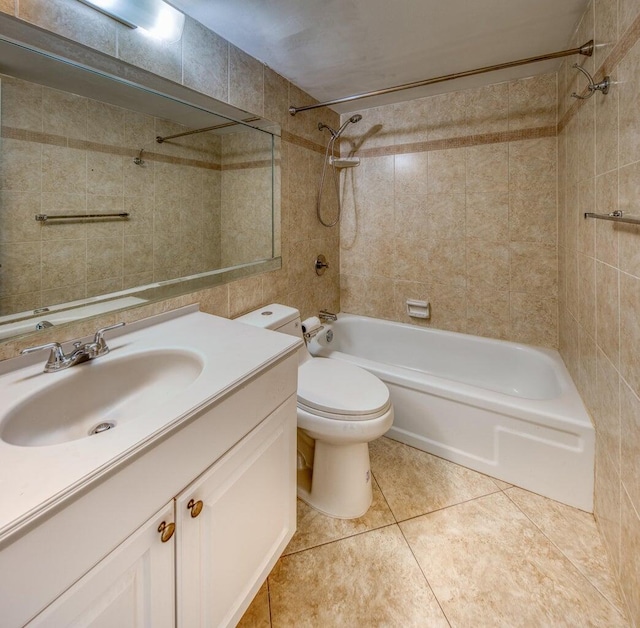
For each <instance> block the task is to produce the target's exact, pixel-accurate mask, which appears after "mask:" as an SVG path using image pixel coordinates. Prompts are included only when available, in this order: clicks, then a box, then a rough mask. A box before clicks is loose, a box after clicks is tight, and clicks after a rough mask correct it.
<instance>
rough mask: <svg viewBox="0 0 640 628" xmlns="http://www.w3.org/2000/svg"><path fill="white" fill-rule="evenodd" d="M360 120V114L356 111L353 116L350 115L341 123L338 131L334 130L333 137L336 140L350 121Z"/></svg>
mask: <svg viewBox="0 0 640 628" xmlns="http://www.w3.org/2000/svg"><path fill="white" fill-rule="evenodd" d="M360 120H362V116H361V115H360V114H359V113H356V115H355V116H351V117H350V118H349V119H348V120H347V121H346V122H344V123H343V125H342V126H341V127H340V128H339V129H338V131H337V132H336V134H335V135H334V136H333V139H335V140H337V139H338V138H339V137H340V136H341V135H342V132H343V131H344V130H345V129H346V128H347V126H348V125H349V124H350V123H351V124H355V123H356V122H360Z"/></svg>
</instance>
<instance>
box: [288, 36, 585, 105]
mask: <svg viewBox="0 0 640 628" xmlns="http://www.w3.org/2000/svg"><path fill="white" fill-rule="evenodd" d="M593 49H594V43H593V39H591V40H589V41H588V42H587V43H586V44H583V45H582V46H580V47H578V48H571V49H570V50H560V51H559V52H551V53H549V54H546V55H540V56H538V57H528V58H527V59H519V60H518V61H508V62H507V63H498V64H497V65H488V66H486V67H484V68H477V69H476V70H467V71H465V72H455V73H453V74H445V75H443V76H436V77H434V78H430V79H426V80H424V81H414V82H413V83H405V84H404V85H396V86H395V87H387V88H386V89H378V90H375V91H373V92H365V93H363V94H356V95H355V96H345V97H344V98H336V99H335V100H328V101H326V102H320V103H316V104H315V105H305V106H304V107H295V106H293V105H291V106H290V107H289V113H290V114H291V115H292V116H295V115H296V113H299V112H300V111H308V110H310V109H318V108H319V107H328V106H329V105H338V104H341V103H343V102H351V101H352V100H360V99H361V98H369V97H370V96H381V95H382V94H391V93H393V92H399V91H401V90H403V89H411V88H413V87H423V86H425V85H433V84H434V83H443V82H444V81H452V80H453V79H457V78H463V77H465V76H475V75H476V74H484V73H485V72H495V71H496V70H504V69H505V68H515V67H517V66H519V65H526V64H527V63H536V62H537V61H548V60H549V59H559V58H561V57H569V56H571V55H577V54H581V55H585V56H586V57H590V56H591V55H592V54H593Z"/></svg>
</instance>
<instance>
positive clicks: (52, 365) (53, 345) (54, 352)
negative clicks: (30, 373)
mask: <svg viewBox="0 0 640 628" xmlns="http://www.w3.org/2000/svg"><path fill="white" fill-rule="evenodd" d="M42 349H51V353H50V354H49V359H48V360H47V363H46V364H45V365H44V370H45V372H47V373H48V372H50V371H57V370H58V369H60V368H62V367H63V365H64V364H65V361H66V359H67V356H65V354H64V351H63V350H62V346H61V345H60V343H59V342H48V343H47V344H46V345H38V346H37V347H28V348H27V349H23V350H22V351H20V354H21V355H24V354H25V353H33V352H34V351H40V350H42Z"/></svg>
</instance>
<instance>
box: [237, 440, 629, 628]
mask: <svg viewBox="0 0 640 628" xmlns="http://www.w3.org/2000/svg"><path fill="white" fill-rule="evenodd" d="M370 450H371V469H372V472H373V477H374V484H373V505H372V506H371V508H370V509H369V512H367V514H366V515H365V516H364V517H361V518H360V519H355V520H351V521H343V520H339V519H331V518H330V517H326V516H324V515H322V514H320V513H318V512H316V511H315V510H313V509H311V508H309V507H308V506H307V505H306V504H304V503H302V502H300V501H299V502H298V531H297V532H296V534H295V536H294V537H293V539H292V540H291V542H290V543H289V545H288V547H287V549H286V550H285V553H284V555H283V556H282V558H281V559H280V560H279V561H278V563H277V564H276V566H275V567H274V569H273V571H272V572H271V574H270V575H269V578H268V580H267V582H266V583H265V585H264V586H263V587H262V589H261V590H260V591H259V593H258V595H257V596H256V598H255V599H254V601H253V603H252V605H251V606H250V608H249V609H248V610H247V612H246V613H245V615H244V617H243V618H242V620H241V622H240V624H239V625H240V626H242V627H243V628H247V627H251V628H253V627H262V626H264V627H269V626H273V627H274V628H278V627H281V626H284V627H287V626H296V627H298V626H314V627H316V626H317V627H322V628H330V627H334V626H339V627H350V626H354V627H355V626H357V627H370V626H371V627H373V626H403V627H407V626H427V627H431V626H434V627H439V626H473V627H474V628H476V627H481V626H491V627H494V626H509V627H513V626H524V627H527V628H529V627H532V626H536V627H537V626H554V627H556V626H571V627H578V626H580V627H582V626H606V627H607V628H609V627H612V626H628V625H629V624H628V623H627V621H626V620H625V618H624V611H623V610H622V608H623V607H622V602H621V599H620V594H619V592H618V589H617V586H616V584H615V581H614V579H613V577H612V575H611V572H610V567H609V563H608V561H607V558H606V555H605V552H604V548H603V546H602V544H601V542H600V537H599V535H598V532H597V530H596V526H595V522H594V519H593V517H592V516H591V515H589V514H587V513H584V512H582V511H580V510H576V509H574V508H570V507H569V506H565V505H563V504H559V503H557V502H554V501H551V500H549V499H546V498H544V497H540V496H538V495H535V494H533V493H529V492H527V491H524V490H522V489H519V488H516V487H513V486H510V485H508V484H506V483H504V482H501V481H499V480H494V479H492V478H489V477H487V476H485V475H482V474H480V473H476V472H475V471H470V470H469V469H466V468H464V467H460V466H458V465H455V464H453V463H451V462H447V461H446V460H442V459H441V458H436V457H435V456H431V455H430V454H427V453H424V452H422V451H418V450H417V449H413V448H412V447H408V446H406V445H403V444H401V443H398V442H396V441H393V440H389V439H387V438H381V439H379V440H377V441H375V442H373V443H371V445H370Z"/></svg>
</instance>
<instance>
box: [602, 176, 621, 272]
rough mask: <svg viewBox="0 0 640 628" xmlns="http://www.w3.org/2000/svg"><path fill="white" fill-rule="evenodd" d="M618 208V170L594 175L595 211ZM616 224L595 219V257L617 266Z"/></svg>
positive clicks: (604, 212)
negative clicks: (597, 175)
mask: <svg viewBox="0 0 640 628" xmlns="http://www.w3.org/2000/svg"><path fill="white" fill-rule="evenodd" d="M617 208H618V170H613V171H612V172H608V173H606V174H603V175H600V176H599V177H596V212H597V213H599V214H609V213H611V212H612V211H614V210H615V209H617ZM619 231H620V230H619V228H618V225H616V224H615V223H612V222H609V221H608V220H597V221H596V257H597V259H599V260H601V261H603V262H606V263H607V264H611V265H612V266H618V233H619Z"/></svg>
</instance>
